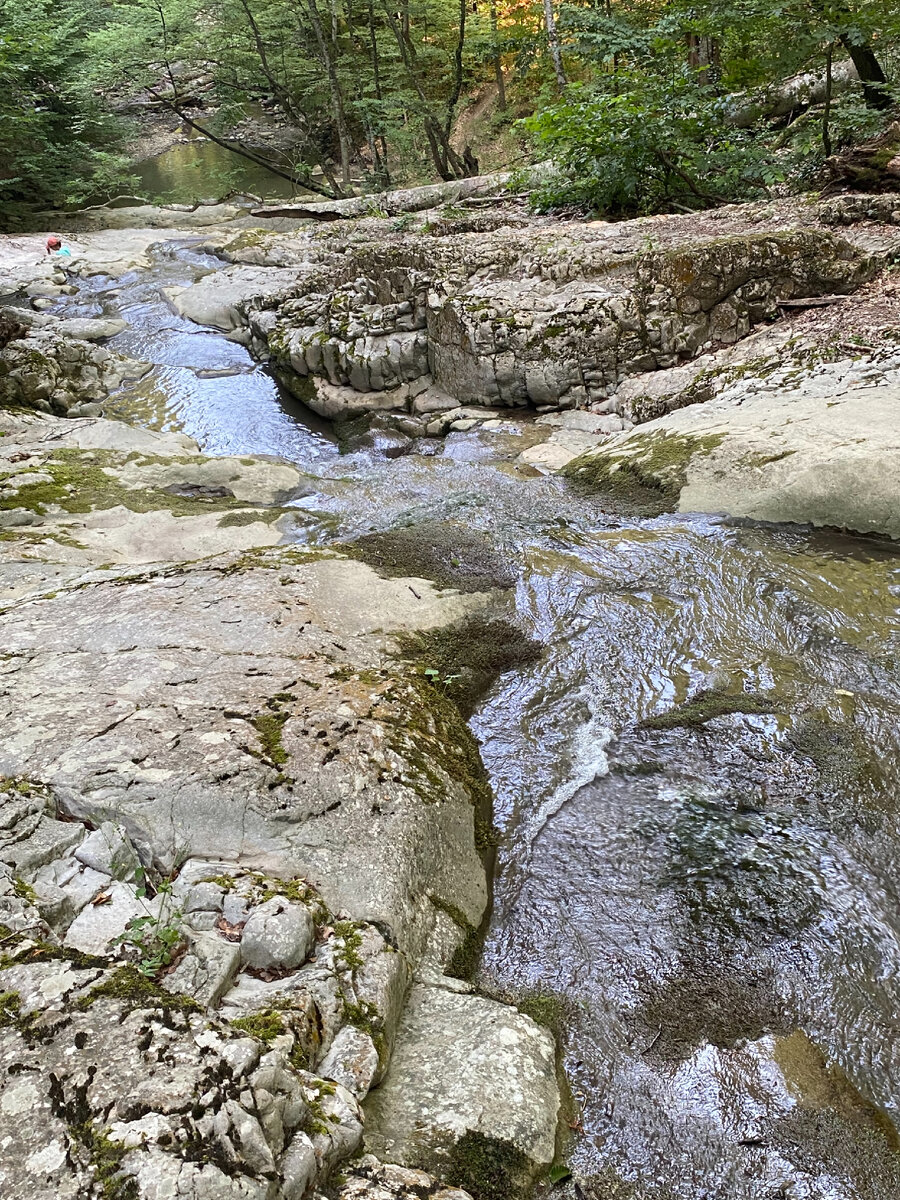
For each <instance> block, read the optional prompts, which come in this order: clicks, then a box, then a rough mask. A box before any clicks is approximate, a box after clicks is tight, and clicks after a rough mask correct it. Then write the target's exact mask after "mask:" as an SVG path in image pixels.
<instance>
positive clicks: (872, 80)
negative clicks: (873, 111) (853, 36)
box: [841, 34, 891, 109]
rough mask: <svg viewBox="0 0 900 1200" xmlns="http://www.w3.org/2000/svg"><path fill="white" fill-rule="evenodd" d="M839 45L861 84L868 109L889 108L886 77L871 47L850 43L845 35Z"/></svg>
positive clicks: (889, 99) (889, 100) (889, 101)
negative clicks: (850, 62) (854, 68)
mask: <svg viewBox="0 0 900 1200" xmlns="http://www.w3.org/2000/svg"><path fill="white" fill-rule="evenodd" d="M841 45H842V46H843V47H844V49H845V50H846V51H847V53H848V54H849V55H850V58H851V59H852V61H853V65H854V67H856V73H857V75H858V76H859V81H860V83H861V84H862V90H863V96H864V97H865V101H866V104H867V105H868V106H869V108H877V109H885V108H890V106H891V97H890V94H889V93H888V91H887V88H886V86H885V85H886V84H887V77H886V76H885V73H884V71H883V70H882V69H881V63H880V62H879V61H878V59H877V58H876V57H875V51H874V50H873V49H872V47H871V46H868V45H863V44H860V43H858V42H851V41H850V39H849V38H848V37H847V36H846V34H845V35H844V36H843V37H842V38H841Z"/></svg>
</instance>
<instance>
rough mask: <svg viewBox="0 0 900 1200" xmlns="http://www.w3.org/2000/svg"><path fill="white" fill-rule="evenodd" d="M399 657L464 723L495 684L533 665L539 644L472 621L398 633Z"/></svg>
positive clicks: (507, 626) (496, 624)
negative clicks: (413, 665) (414, 668)
mask: <svg viewBox="0 0 900 1200" xmlns="http://www.w3.org/2000/svg"><path fill="white" fill-rule="evenodd" d="M397 641H398V645H399V647H400V653H401V655H402V656H403V657H404V658H405V659H407V661H410V662H414V663H416V664H417V666H418V667H419V669H420V671H422V672H423V673H424V677H425V678H426V679H427V680H428V682H429V684H430V685H431V686H432V687H433V688H434V689H435V690H436V691H440V692H441V693H442V694H443V695H445V696H446V697H447V698H448V699H449V700H452V701H453V703H454V704H455V705H456V706H457V708H458V709H459V710H460V712H461V713H462V715H463V717H464V718H466V719H468V718H469V717H470V716H471V715H472V713H473V712H474V711H475V708H476V706H477V704H478V702H479V700H481V698H482V697H483V696H484V695H485V693H486V692H487V691H488V689H489V688H490V686H491V684H492V683H493V682H494V680H495V679H496V678H497V677H498V676H499V675H502V674H503V673H504V672H505V671H512V670H515V669H516V668H520V667H523V666H526V665H527V664H528V663H533V662H536V661H537V660H538V659H539V658H540V656H541V646H540V643H538V642H535V641H532V639H531V638H529V637H528V636H527V635H526V634H525V633H523V632H522V630H521V629H520V628H519V627H518V626H517V625H513V624H512V623H511V622H509V621H500V620H497V621H488V620H485V619H484V618H483V617H475V618H472V619H471V620H468V621H462V622H459V623H457V624H455V625H445V626H443V627H442V628H438V629H430V630H427V631H426V632H424V633H413V634H401V635H400V637H399V638H398V639H397Z"/></svg>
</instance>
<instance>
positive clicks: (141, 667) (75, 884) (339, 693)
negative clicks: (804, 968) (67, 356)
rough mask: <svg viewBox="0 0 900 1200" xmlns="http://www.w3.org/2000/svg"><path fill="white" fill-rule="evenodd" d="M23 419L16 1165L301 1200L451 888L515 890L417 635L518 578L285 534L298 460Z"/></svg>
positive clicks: (13, 967)
mask: <svg viewBox="0 0 900 1200" xmlns="http://www.w3.org/2000/svg"><path fill="white" fill-rule="evenodd" d="M0 422H2V431H3V434H4V437H3V439H2V443H0V449H2V454H3V457H2V460H0V463H2V471H3V474H2V477H0V478H2V485H0V486H2V492H0V501H2V504H3V508H2V509H0V511H2V512H3V513H5V514H13V515H15V514H17V513H19V512H21V513H25V514H28V516H29V522H30V523H20V524H19V523H12V524H10V525H9V526H7V527H6V532H7V533H8V536H6V537H5V538H4V540H3V541H2V545H0V552H2V559H3V580H4V596H3V606H2V611H0V623H2V624H3V629H4V632H3V647H4V649H3V659H2V666H0V676H2V682H0V722H2V727H3V739H2V750H0V779H2V781H3V782H2V783H0V808H2V811H0V829H2V837H0V924H2V927H3V928H2V932H0V936H2V938H3V946H2V951H3V957H2V959H0V1001H2V1004H3V1013H2V1016H0V1030H2V1039H3V1045H2V1050H0V1056H2V1061H0V1072H2V1079H3V1099H2V1101H0V1121H2V1122H3V1125H4V1128H3V1133H2V1134H0V1142H2V1145H3V1151H2V1153H0V1178H2V1179H3V1180H4V1184H5V1183H6V1182H7V1181H11V1180H12V1179H13V1178H15V1179H16V1180H17V1183H18V1184H19V1186H20V1188H21V1187H24V1192H23V1194H24V1195H26V1196H34V1197H38V1196H47V1195H54V1196H57V1195H58V1196H69V1195H70V1196H72V1197H76V1196H80V1195H85V1194H88V1193H90V1192H91V1191H92V1190H97V1189H99V1188H101V1187H113V1186H115V1187H117V1188H120V1189H125V1190H123V1191H122V1192H121V1194H122V1195H129V1196H135V1197H147V1200H156V1198H157V1197H162V1196H168V1195H188V1196H196V1197H198V1198H201V1197H206V1196H209V1197H212V1196H216V1197H218V1196H236V1197H238V1196H240V1197H245V1196H246V1197H256V1196H259V1197H266V1198H267V1200H274V1198H276V1197H277V1198H280V1197H285V1198H287V1197H292V1198H295V1200H299V1198H300V1197H302V1196H304V1195H306V1194H307V1193H310V1192H311V1191H313V1190H314V1189H316V1188H320V1187H322V1186H323V1185H324V1184H325V1182H326V1180H327V1179H328V1177H329V1175H330V1174H331V1172H332V1171H333V1170H334V1168H335V1167H336V1166H337V1165H338V1164H340V1163H342V1162H344V1161H345V1160H347V1159H348V1158H350V1157H352V1156H353V1155H354V1154H355V1153H357V1151H358V1150H359V1148H360V1145H361V1139H362V1132H363V1117H362V1113H361V1109H360V1104H361V1103H362V1102H363V1101H364V1100H365V1099H366V1097H367V1095H368V1093H369V1092H370V1090H371V1089H372V1088H373V1087H375V1088H377V1086H379V1085H380V1084H382V1081H383V1080H384V1078H385V1073H386V1071H387V1070H388V1069H389V1063H390V1059H391V1054H392V1052H393V1050H394V1046H395V1043H396V1040H397V1037H398V1029H399V1024H400V1020H401V1014H402V1012H403V1009H404V1003H405V999H406V994H407V989H408V986H409V981H410V978H411V976H412V974H413V972H414V971H415V970H416V969H417V965H418V963H419V962H420V961H421V960H422V959H423V957H424V956H425V954H426V952H427V951H428V947H429V945H430V942H431V937H432V931H433V929H434V926H435V922H436V913H437V910H436V909H435V907H434V905H433V904H432V901H431V896H432V894H433V892H434V891H435V890H437V891H438V892H439V893H440V894H441V895H444V896H448V897H451V898H452V902H453V904H454V905H455V906H457V907H458V909H459V911H460V913H461V914H463V920H464V921H466V922H469V923H471V925H472V926H476V925H478V924H479V923H480V922H481V920H482V918H483V915H484V911H485V907H486V903H487V886H486V878H485V871H484V865H483V861H482V851H481V849H480V847H481V845H482V839H483V837H484V833H483V831H484V828H485V827H489V821H490V814H489V812H488V811H487V810H486V807H485V792H484V784H483V782H482V781H481V777H480V776H478V774H477V771H475V768H474V766H473V762H477V750H476V749H475V748H474V744H473V743H472V742H471V735H470V734H469V733H468V731H467V730H466V728H465V726H464V724H463V722H462V718H461V717H460V715H459V713H458V711H457V710H456V709H454V708H453V706H452V705H450V704H449V703H448V702H447V701H446V700H444V699H442V698H441V696H440V694H439V693H438V692H435V691H434V690H433V689H432V688H431V687H430V685H429V684H428V683H427V680H426V679H425V678H424V677H423V676H421V675H420V674H417V672H416V671H415V670H414V669H413V668H409V667H406V666H405V665H404V664H403V663H402V662H398V661H397V660H396V658H395V654H396V642H395V638H396V637H397V636H398V635H400V634H403V635H409V634H411V633H415V632H417V631H425V630H431V629H436V628H441V627H443V626H445V625H449V624H452V623H454V622H456V621H459V620H461V619H464V618H466V617H467V616H471V615H474V614H477V613H481V612H483V611H485V610H486V609H487V608H488V607H489V606H491V605H493V604H497V603H500V597H501V595H502V592H501V590H500V589H495V590H494V591H493V592H492V591H491V590H490V588H491V584H490V581H486V588H487V590H482V591H477V590H471V589H470V590H469V591H467V592H460V591H457V590H453V589H451V590H443V591H442V590H440V589H438V588H437V587H436V586H435V585H434V584H432V583H430V582H429V581H428V580H425V579H421V578H415V579H412V580H411V579H410V578H409V577H408V576H406V577H404V576H403V575H400V576H398V577H396V578H383V577H381V576H379V575H378V574H376V572H375V571H374V570H373V569H372V567H370V566H368V565H366V564H365V563H362V562H358V561H355V560H352V559H348V558H345V557H343V556H341V555H340V554H338V553H335V552H329V551H325V550H312V549H304V548H302V547H299V546H290V545H286V546H282V547H279V546H277V545H273V544H271V543H274V542H276V541H278V540H279V539H280V538H281V537H282V536H283V533H284V530H285V529H286V528H287V527H288V525H289V524H290V522H291V520H292V517H291V514H290V510H285V509H283V508H281V507H279V505H280V504H282V503H283V502H284V501H285V500H286V499H287V498H289V497H290V496H292V495H294V494H296V493H297V491H301V492H302V488H301V487H300V486H299V485H300V479H301V476H300V472H299V471H298V470H297V469H296V468H295V467H293V466H291V465H289V464H287V463H284V462H279V461H277V460H269V459H250V458H246V457H242V458H240V459H238V458H234V457H232V458H220V459H211V458H209V457H207V456H203V455H200V454H198V453H197V448H196V445H195V444H194V443H192V442H191V440H190V439H188V438H186V437H184V436H183V435H181V434H155V433H152V432H149V431H145V430H132V429H130V428H129V427H127V426H124V425H122V424H119V423H116V422H111V421H106V420H101V419H98V420H57V419H53V418H51V417H41V416H37V415H33V416H28V415H20V414H15V413H13V414H4V415H3V416H2V417H0ZM270 513H271V514H272V515H274V516H275V517H276V518H277V520H279V521H281V525H280V526H278V527H275V525H274V523H273V522H272V521H271V519H270V517H269V514H270ZM229 518H232V519H231V520H229ZM234 518H238V519H234ZM270 539H271V540H270ZM210 551H212V553H213V555H214V557H211V558H210V557H208V554H209V552H210ZM189 555H199V556H200V557H199V558H198V559H196V560H192V559H191V558H189V557H188V556H189ZM204 555H207V557H203V556H204ZM430 695H433V696H434V706H433V707H430V702H429V696H430ZM473 755H474V759H473ZM473 772H474V773H473ZM37 781H40V782H37ZM463 936H464V934H463V931H462V930H461V929H457V930H456V931H455V936H451V938H450V940H449V941H447V939H446V937H445V936H444V935H442V937H441V943H440V944H441V947H442V951H441V952H442V953H443V954H444V955H445V956H446V955H449V954H452V953H453V950H454V948H455V945H456V944H458V943H459V942H460V941H461V940H462V938H463ZM428 952H429V953H431V952H430V951H428ZM431 958H432V959H433V958H434V955H433V954H431ZM439 969H440V968H439V967H438V971H439ZM498 1007H499V1006H498ZM17 1081H19V1082H17ZM21 1081H27V1086H26V1083H25V1082H21ZM551 1082H552V1086H553V1087H554V1088H555V1086H556V1085H555V1080H552V1081H551ZM23 1089H24V1090H23ZM26 1108H27V1110H28V1112H29V1113H30V1114H31V1120H30V1121H29V1124H28V1126H27V1128H26V1127H25V1126H23V1123H22V1120H21V1113H22V1112H23V1111H25V1109H26ZM35 1114H39V1116H38V1117H37V1119H35V1117H34V1115H35ZM546 1116H547V1120H548V1122H549V1136H550V1137H551V1138H552V1133H553V1128H554V1127H555V1110H553V1111H552V1112H550V1110H549V1109H548V1112H547V1114H546ZM23 1163H24V1164H25V1183H24V1184H22V1183H21V1178H22V1176H21V1167H22V1164H23ZM391 1186H393V1185H391ZM403 1186H406V1185H405V1184H404V1185H403ZM429 1187H430V1188H431V1190H433V1191H435V1192H437V1191H440V1189H439V1187H438V1185H437V1184H432V1183H429Z"/></svg>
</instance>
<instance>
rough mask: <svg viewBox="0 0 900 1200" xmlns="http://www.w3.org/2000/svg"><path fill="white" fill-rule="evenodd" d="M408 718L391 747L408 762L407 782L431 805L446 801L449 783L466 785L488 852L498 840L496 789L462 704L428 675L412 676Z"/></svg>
mask: <svg viewBox="0 0 900 1200" xmlns="http://www.w3.org/2000/svg"><path fill="white" fill-rule="evenodd" d="M406 683H407V688H406V695H405V696H404V697H402V700H403V709H404V714H403V717H402V718H400V719H398V720H396V721H395V722H394V723H393V726H392V728H391V731H390V747H391V749H392V750H393V751H394V752H395V753H396V754H397V755H399V757H400V758H402V759H403V761H404V762H405V763H406V764H407V768H408V775H406V776H404V777H403V782H404V783H406V784H407V785H408V786H409V787H411V788H412V789H413V791H415V792H416V793H417V794H418V795H419V796H420V797H421V799H422V800H423V801H424V802H425V803H426V804H434V803H436V802H438V801H440V800H441V799H442V798H443V796H444V794H445V793H446V792H447V788H448V782H449V781H453V782H455V783H457V784H459V785H460V786H461V787H463V788H464V789H465V790H466V792H467V793H468V795H469V797H470V799H471V801H472V803H473V805H474V807H475V843H476V846H477V847H478V849H479V850H481V851H482V852H484V853H486V852H487V851H488V850H489V849H490V848H491V846H492V845H493V844H494V841H495V834H494V830H493V826H492V824H491V812H492V809H493V793H492V792H491V784H490V780H489V778H488V773H487V771H486V770H485V767H484V763H483V762H482V761H481V751H480V749H479V746H478V742H477V741H476V739H475V736H474V735H473V733H472V731H471V730H470V729H469V727H468V726H467V725H466V723H465V721H464V720H463V718H462V715H461V713H460V711H459V709H458V708H457V706H456V705H455V704H454V703H453V701H452V700H450V699H449V698H448V697H447V696H445V695H444V694H443V693H442V692H441V690H440V689H439V688H436V687H434V686H433V685H432V684H431V683H430V682H429V680H428V679H427V677H426V676H424V675H422V674H419V673H411V674H410V675H408V676H407V678H406Z"/></svg>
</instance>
